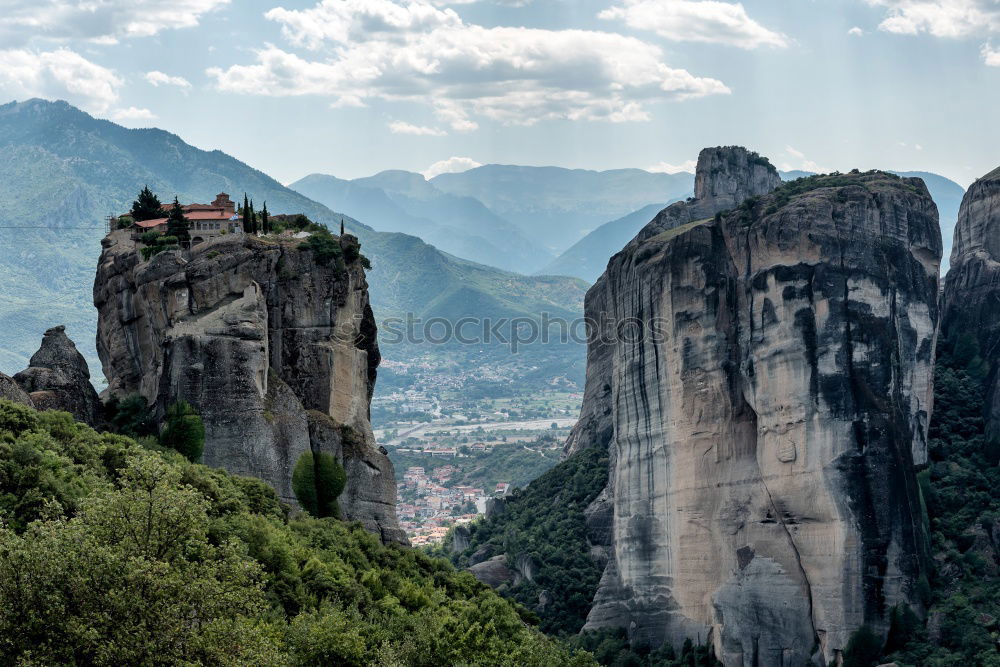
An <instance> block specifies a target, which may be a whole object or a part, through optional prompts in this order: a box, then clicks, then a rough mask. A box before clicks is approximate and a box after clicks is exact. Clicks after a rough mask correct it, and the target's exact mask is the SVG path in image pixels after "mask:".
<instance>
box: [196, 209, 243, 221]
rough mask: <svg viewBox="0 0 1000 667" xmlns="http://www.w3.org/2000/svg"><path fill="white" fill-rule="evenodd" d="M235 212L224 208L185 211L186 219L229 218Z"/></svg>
mask: <svg viewBox="0 0 1000 667" xmlns="http://www.w3.org/2000/svg"><path fill="white" fill-rule="evenodd" d="M234 215H235V213H229V212H226V211H225V210H224V209H221V208H215V209H212V210H210V211H191V212H189V213H185V214H184V217H185V218H187V219H188V220H229V219H230V218H232V217H233V216H234Z"/></svg>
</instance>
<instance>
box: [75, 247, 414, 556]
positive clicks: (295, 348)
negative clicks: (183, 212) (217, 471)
mask: <svg viewBox="0 0 1000 667" xmlns="http://www.w3.org/2000/svg"><path fill="white" fill-rule="evenodd" d="M337 242H338V243H339V244H340V248H339V250H340V253H336V255H337V256H333V257H330V256H327V257H325V258H324V257H317V255H316V254H315V253H314V252H313V251H311V250H309V249H307V248H305V247H303V245H302V242H301V241H293V240H285V241H281V242H277V241H273V240H259V239H256V238H253V237H250V236H246V235H233V236H223V237H220V238H218V239H214V240H211V241H209V242H206V243H203V244H200V245H197V246H195V247H194V248H193V249H192V250H191V251H190V253H187V254H185V255H183V256H182V253H181V252H179V251H174V252H166V253H161V254H159V255H156V256H154V257H153V258H152V259H151V260H149V261H142V259H141V258H140V257H139V254H138V253H137V252H136V248H135V243H134V242H133V241H132V239H131V238H130V235H129V232H128V231H116V232H112V233H111V234H110V235H108V237H106V238H105V239H104V241H103V251H102V253H101V258H100V260H99V264H98V269H97V277H96V279H95V281H94V304H95V305H96V306H97V308H98V334H97V349H98V353H99V355H100V357H101V362H102V364H103V365H104V373H105V375H106V376H107V378H108V381H109V391H110V393H111V394H112V395H115V396H125V395H128V394H133V393H138V394H141V395H142V396H143V397H145V398H146V400H147V401H148V402H149V404H150V405H153V406H155V408H156V410H157V413H158V414H160V415H162V414H163V412H164V411H165V410H166V407H167V406H168V405H169V404H170V403H172V402H174V401H177V400H181V399H183V400H186V401H188V402H190V403H191V404H192V405H193V406H194V407H195V408H196V409H197V411H198V413H199V414H200V415H201V417H202V419H203V421H204V423H205V451H204V454H203V461H204V462H205V463H206V464H207V465H211V466H218V467H222V468H225V469H226V470H228V471H230V472H232V473H236V474H243V475H253V476H255V477H259V478H261V479H264V480H265V481H267V482H269V483H270V484H272V485H273V486H274V487H275V489H276V490H277V491H278V494H279V495H280V496H281V497H282V498H283V499H284V500H286V501H289V502H292V501H294V493H293V491H292V488H291V475H292V469H293V467H294V466H295V463H296V461H297V460H298V458H299V456H301V455H302V454H303V453H304V452H307V451H310V450H312V451H325V452H328V453H330V454H333V455H334V456H335V457H336V458H337V459H338V460H340V461H341V462H342V463H343V465H344V467H345V470H346V471H347V486H346V488H345V490H344V493H343V495H342V496H341V498H340V503H339V504H340V506H341V509H342V510H343V512H344V514H345V516H346V518H348V519H351V520H356V521H360V522H362V523H363V524H364V525H365V527H366V528H368V529H369V530H370V531H372V532H374V533H376V534H378V535H380V536H381V538H382V540H383V541H385V542H402V543H405V542H406V537H405V534H404V533H403V531H402V530H401V529H400V528H399V525H398V522H397V519H396V510H395V499H396V497H395V483H394V479H393V469H392V464H391V462H390V461H389V459H388V457H387V456H386V455H385V451H384V450H382V449H381V448H378V447H376V444H375V438H374V436H373V434H372V429H371V423H370V421H369V403H370V400H371V395H372V391H373V389H374V385H375V377H376V369H377V367H378V363H379V360H380V355H379V350H378V344H377V342H376V329H375V319H374V316H373V314H372V310H371V307H370V305H369V303H368V289H367V288H368V285H367V282H366V280H365V274H364V270H363V269H362V267H361V263H360V261H358V252H357V250H358V244H357V239H355V238H354V237H352V236H349V235H345V236H343V237H341V238H340V239H339V241H337ZM343 258H347V262H346V264H345V262H344V259H343Z"/></svg>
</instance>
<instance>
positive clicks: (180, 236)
mask: <svg viewBox="0 0 1000 667" xmlns="http://www.w3.org/2000/svg"><path fill="white" fill-rule="evenodd" d="M189 228H190V225H189V224H188V220H187V218H186V217H184V209H183V208H181V203H180V202H179V201H177V197H174V205H173V206H171V207H170V215H169V216H168V217H167V236H175V237H177V240H178V241H180V242H181V243H187V242H189V241H190V240H191V234H190V233H189V232H188V229H189Z"/></svg>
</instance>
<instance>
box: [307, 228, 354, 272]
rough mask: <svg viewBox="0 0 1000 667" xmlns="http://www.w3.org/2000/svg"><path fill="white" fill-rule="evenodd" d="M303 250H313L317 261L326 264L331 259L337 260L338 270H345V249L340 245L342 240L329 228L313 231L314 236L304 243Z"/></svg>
mask: <svg viewBox="0 0 1000 667" xmlns="http://www.w3.org/2000/svg"><path fill="white" fill-rule="evenodd" d="M302 249H303V250H311V251H312V253H313V256H314V257H315V258H316V262H317V263H318V264H320V265H322V266H326V265H327V264H329V263H330V262H331V261H333V262H335V263H336V265H337V269H338V271H343V270H344V268H345V267H344V250H343V248H341V247H340V241H339V240H338V239H337V238H335V237H334V236H333V234H331V233H330V232H329V231H328V230H326V229H323V230H322V231H317V232H313V234H312V236H310V237H309V238H308V239H306V241H305V243H303V244H302Z"/></svg>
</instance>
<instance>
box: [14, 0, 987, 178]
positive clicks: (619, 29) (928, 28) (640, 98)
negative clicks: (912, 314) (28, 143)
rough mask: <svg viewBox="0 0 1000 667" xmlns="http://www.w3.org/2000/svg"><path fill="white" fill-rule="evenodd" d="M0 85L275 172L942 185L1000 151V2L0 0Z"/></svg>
mask: <svg viewBox="0 0 1000 667" xmlns="http://www.w3.org/2000/svg"><path fill="white" fill-rule="evenodd" d="M2 4H3V11H2V13H0V45H2V46H0V102H7V101H10V100H14V99H17V100H23V99H26V98H29V97H44V98H48V99H64V100H67V101H68V102H70V103H72V104H75V105H77V106H79V107H81V108H83V109H84V110H86V111H88V112H90V113H92V114H94V115H95V116H98V117H102V118H108V119H110V120H114V121H115V122H118V123H121V124H123V125H126V126H129V127H160V128H163V129H165V130H168V131H171V132H174V133H176V134H178V135H180V136H181V137H182V138H183V139H184V140H186V141H188V142H189V143H192V144H194V145H196V146H198V147H200V148H204V149H209V150H212V149H220V150H223V151H225V152H227V153H229V154H231V155H234V156H236V157H237V158H239V159H241V160H243V161H245V162H247V163H248V164H250V165H251V166H253V167H255V168H258V169H260V170H262V171H265V172H267V173H268V174H270V175H272V176H274V177H275V178H277V179H278V180H279V181H282V182H284V183H289V182H291V181H294V180H296V179H298V178H301V177H302V176H305V175H307V174H309V173H314V172H321V173H328V174H334V175H336V176H339V177H342V178H355V177H361V176H367V175H371V174H373V173H376V172H378V171H381V170H384V169H407V170H411V171H419V172H422V173H424V174H425V175H427V176H433V175H435V174H437V173H443V172H445V171H460V170H464V169H468V168H470V167H473V166H476V165H478V164H484V163H503V164H526V165H556V166H564V167H573V168H586V169H601V170H603V169H612V168H623V167H639V168H643V169H651V170H659V171H678V170H692V169H693V160H694V159H695V158H696V157H697V154H698V151H699V150H700V149H701V148H702V147H704V146H714V145H728V144H739V145H744V146H748V147H750V148H752V149H754V150H757V151H759V152H760V153H762V154H763V155H766V156H768V157H769V158H771V160H772V162H774V163H775V164H776V165H778V167H779V168H782V169H805V170H809V171H832V170H840V171H846V170H849V169H852V168H861V169H868V168H873V167H879V168H884V169H895V170H924V171H932V172H936V173H940V174H943V175H945V176H947V177H949V178H951V179H953V180H955V181H957V182H958V183H960V184H961V185H963V186H966V185H968V184H969V183H970V182H971V181H973V180H975V178H976V177H978V176H981V175H983V174H985V173H987V172H989V171H991V170H992V169H993V168H995V167H996V166H997V165H998V164H1000V151H998V148H1000V146H998V139H1000V123H997V122H996V118H997V109H998V108H1000V0H747V1H746V2H744V3H736V2H726V1H722V0H170V1H163V0H3V3H2Z"/></svg>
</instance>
